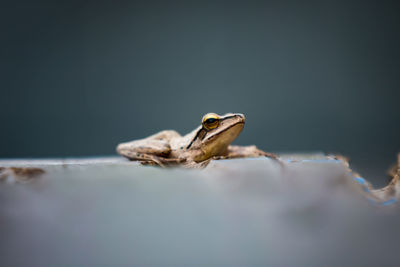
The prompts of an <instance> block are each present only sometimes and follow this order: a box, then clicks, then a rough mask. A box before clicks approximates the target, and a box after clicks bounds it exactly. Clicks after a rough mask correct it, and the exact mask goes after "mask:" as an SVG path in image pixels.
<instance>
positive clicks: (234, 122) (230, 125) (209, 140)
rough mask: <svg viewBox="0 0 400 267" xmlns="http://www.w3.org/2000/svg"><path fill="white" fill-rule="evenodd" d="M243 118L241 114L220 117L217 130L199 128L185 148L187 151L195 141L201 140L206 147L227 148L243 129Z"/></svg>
mask: <svg viewBox="0 0 400 267" xmlns="http://www.w3.org/2000/svg"><path fill="white" fill-rule="evenodd" d="M244 121H245V117H244V115H243V114H240V113H237V114H234V113H229V114H226V115H224V116H223V117H222V119H221V120H220V121H219V125H218V127H217V128H215V129H212V130H206V129H205V128H204V127H201V128H200V129H199V130H198V132H197V134H196V136H195V137H194V139H193V140H192V141H191V142H190V144H189V145H188V146H187V149H189V148H190V147H191V146H192V144H193V143H194V142H195V141H196V140H201V142H202V143H203V145H205V146H207V147H214V148H216V147H218V148H225V149H226V148H227V147H228V146H229V144H230V143H232V142H233V140H235V139H236V137H237V136H238V135H239V134H240V132H241V131H242V129H243V127H244Z"/></svg>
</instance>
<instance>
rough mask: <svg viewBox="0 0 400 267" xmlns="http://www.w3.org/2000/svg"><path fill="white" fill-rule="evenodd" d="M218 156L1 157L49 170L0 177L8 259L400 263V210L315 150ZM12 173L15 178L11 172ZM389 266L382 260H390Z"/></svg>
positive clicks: (9, 163) (48, 262)
mask: <svg viewBox="0 0 400 267" xmlns="http://www.w3.org/2000/svg"><path fill="white" fill-rule="evenodd" d="M283 162H284V166H282V165H280V164H278V163H276V162H275V161H273V160H270V159H267V158H257V159H238V160H224V161H214V162H212V163H211V164H210V165H209V166H208V167H207V168H205V169H203V170H186V169H179V168H175V169H161V168H155V167H148V166H141V165H139V164H137V163H135V162H130V161H128V160H125V159H123V158H121V157H106V158H89V159H49V160H30V159H29V160H0V167H5V168H8V167H32V168H40V169H43V170H44V171H45V173H43V174H40V175H39V176H37V177H35V178H33V179H27V180H24V181H23V183H18V182H16V180H15V179H14V178H15V177H14V178H13V177H11V178H10V177H8V178H4V179H3V182H2V183H0V200H1V201H0V216H1V217H0V223H1V224H0V225H1V227H0V231H1V232H0V234H1V237H2V238H1V250H0V251H1V252H0V256H1V259H2V263H3V264H5V266H14V265H23V266H55V265H63V266H64V265H81V266H82V265H84V266H87V265H93V264H94V265H100V264H103V265H117V264H120V265H121V264H127V265H133V264H136V265H158V266H166V265H174V266H188V265H199V266H220V265H229V266H232V265H233V266H235V265H236V266H237V265H239V266H252V265H262V266H265V265H271V264H274V265H277V264H279V265H294V266H318V265H324V266H326V265H329V263H331V265H335V266H338V265H351V266H355V265H365V264H369V265H371V264H372V265H374V264H378V263H380V264H381V263H387V264H389V265H390V264H393V263H398V262H399V261H398V260H399V256H398V253H397V250H398V249H397V241H398V240H397V239H398V234H397V233H398V229H399V225H400V216H399V214H398V210H387V209H384V210H380V209H376V208H374V207H372V206H371V205H370V204H369V202H368V201H367V199H366V198H365V196H364V195H363V192H362V191H363V190H362V188H361V187H360V186H359V184H357V183H356V182H355V181H354V179H352V177H351V176H350V175H349V174H348V173H347V171H346V169H345V168H343V165H342V164H341V163H340V162H338V161H337V160H332V159H329V158H326V157H325V156H323V155H322V154H313V155H286V156H283ZM11 176H12V175H11ZM387 264H386V265H387Z"/></svg>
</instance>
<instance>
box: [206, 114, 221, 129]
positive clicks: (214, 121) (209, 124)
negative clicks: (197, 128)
mask: <svg viewBox="0 0 400 267" xmlns="http://www.w3.org/2000/svg"><path fill="white" fill-rule="evenodd" d="M202 121H203V127H204V128H205V129H206V130H211V129H215V128H217V127H218V125H219V116H218V115H217V114H215V113H208V114H206V115H204V117H203V120H202Z"/></svg>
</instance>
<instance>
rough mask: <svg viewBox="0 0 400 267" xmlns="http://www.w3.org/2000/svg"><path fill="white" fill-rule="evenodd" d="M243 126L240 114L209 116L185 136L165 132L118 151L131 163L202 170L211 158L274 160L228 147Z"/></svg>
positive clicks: (252, 150) (244, 148) (255, 150)
mask: <svg viewBox="0 0 400 267" xmlns="http://www.w3.org/2000/svg"><path fill="white" fill-rule="evenodd" d="M244 123H245V117H244V115H243V114H240V113H228V114H225V115H223V116H220V115H218V114H215V113H208V114H206V115H204V116H203V119H202V124H201V125H200V126H199V127H198V128H196V129H195V130H193V131H192V132H190V133H188V134H186V135H184V136H181V135H180V134H179V133H177V132H176V131H174V130H165V131H161V132H159V133H156V134H154V135H151V136H149V137H147V138H144V139H140V140H134V141H131V142H126V143H121V144H119V145H118V146H117V152H118V153H119V154H120V155H122V156H124V157H127V158H128V159H130V160H136V161H140V162H141V163H142V164H151V165H159V166H162V167H165V166H177V165H182V166H186V167H204V166H206V165H207V164H208V162H209V161H210V160H211V159H230V158H245V157H262V156H265V157H270V158H273V159H277V156H275V155H274V154H272V153H268V152H264V151H262V150H260V149H258V148H257V147H256V146H232V145H230V144H231V143H232V142H233V141H234V140H235V139H236V137H238V136H239V134H240V132H241V131H242V129H243V126H244Z"/></svg>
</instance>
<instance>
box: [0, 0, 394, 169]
mask: <svg viewBox="0 0 400 267" xmlns="http://www.w3.org/2000/svg"><path fill="white" fill-rule="evenodd" d="M399 12H400V8H399V3H398V2H396V1H393V2H391V1H357V2H355V1H343V2H336V1H335V2H334V1H307V2H303V1H301V2H300V1H197V2H192V1H179V2H175V1H126V2H123V1H109V2H106V1H103V2H101V1H76V2H73V1H56V2H54V1H53V2H35V3H34V2H11V1H8V3H2V7H1V9H0V14H1V16H0V20H1V28H2V29H1V37H0V38H1V44H0V48H1V49H0V56H1V60H0V68H1V72H0V75H1V77H0V88H1V89H0V90H1V98H0V99H1V100H0V119H1V125H2V127H1V131H0V147H1V149H0V157H1V158H10V157H64V156H68V157H71V156H72V157H73V156H92V155H110V154H114V153H115V152H114V151H115V146H116V144H117V143H119V142H121V141H128V140H132V139H137V138H142V137H146V136H148V135H150V134H152V133H155V132H157V131H160V130H163V129H175V130H177V131H179V132H181V133H182V134H184V133H186V132H189V131H191V130H192V129H193V128H195V127H196V126H198V125H199V124H200V119H201V116H202V115H203V114H204V113H207V112H217V113H226V112H241V113H244V114H245V115H246V117H247V124H246V127H245V130H244V132H243V133H242V135H241V136H240V137H239V139H238V140H237V142H236V143H237V144H257V145H258V146H259V147H261V148H262V149H265V150H268V151H275V152H278V153H279V152H285V151H291V152H299V151H315V150H318V151H325V152H340V153H342V154H345V155H349V156H350V157H351V158H352V159H353V160H354V161H355V162H356V163H358V164H359V166H364V167H363V168H371V167H370V166H371V162H373V163H374V164H375V165H374V166H376V168H375V169H374V170H372V173H373V174H374V172H375V173H382V175H383V171H384V170H385V169H386V167H388V164H389V163H391V162H394V156H395V154H396V152H398V151H400V138H399V136H400V111H399V99H400V98H399V97H400V93H399V92H400V90H399V87H400V75H399V74H400V49H399V47H400V16H399V14H400V13H399Z"/></svg>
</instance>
